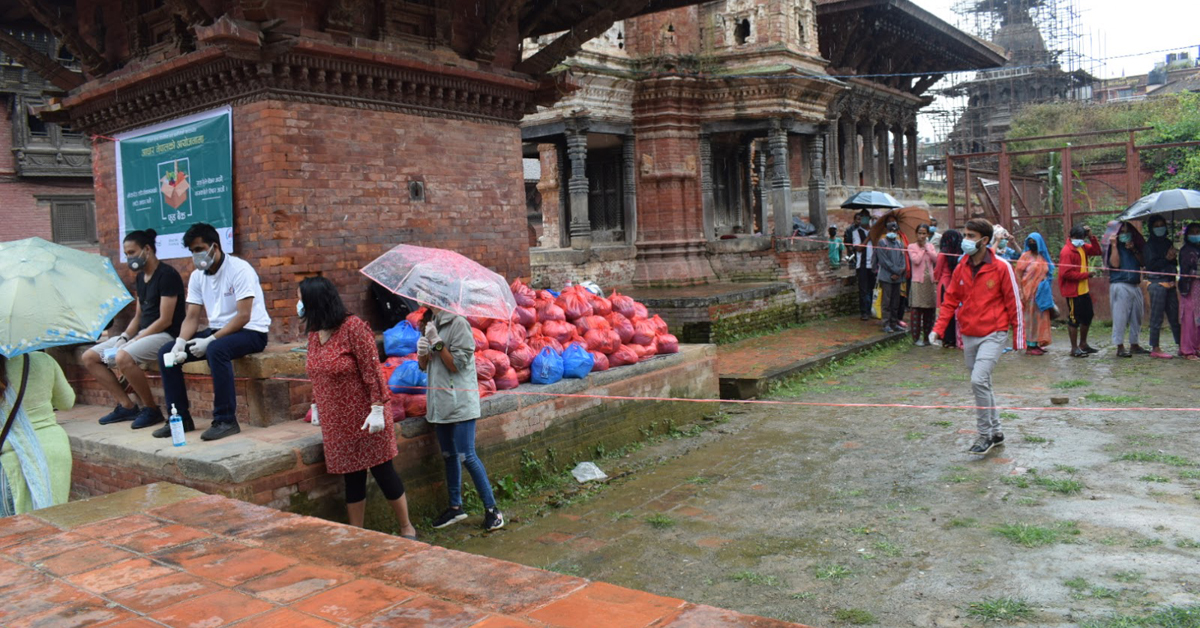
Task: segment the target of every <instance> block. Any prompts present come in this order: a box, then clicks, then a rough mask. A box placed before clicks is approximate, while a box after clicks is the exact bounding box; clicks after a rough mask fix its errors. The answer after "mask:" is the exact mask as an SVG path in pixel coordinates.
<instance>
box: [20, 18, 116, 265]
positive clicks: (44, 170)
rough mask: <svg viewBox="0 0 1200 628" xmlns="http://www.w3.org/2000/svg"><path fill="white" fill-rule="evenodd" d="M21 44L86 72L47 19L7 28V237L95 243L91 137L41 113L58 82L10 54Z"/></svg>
mask: <svg viewBox="0 0 1200 628" xmlns="http://www.w3.org/2000/svg"><path fill="white" fill-rule="evenodd" d="M19 46H27V47H28V48H32V49H34V50H37V51H39V52H41V53H43V54H45V55H46V56H47V58H51V59H54V60H56V61H57V62H58V65H59V70H56V71H62V72H70V73H74V74H78V73H79V64H78V63H76V62H75V60H74V58H73V57H72V56H71V54H70V53H69V52H67V51H66V50H65V49H64V48H63V47H62V46H61V44H60V42H59V40H58V39H57V38H56V37H55V36H54V35H52V34H51V33H50V31H48V30H47V29H45V28H43V27H41V26H40V25H38V24H36V23H32V22H30V23H19V24H13V25H6V26H5V28H4V29H3V30H0V107H2V108H3V111H4V119H3V120H2V121H0V209H2V216H3V217H2V219H0V241H9V240H18V239H22V238H28V237H32V236H38V237H41V238H44V239H46V240H50V241H52V242H58V243H60V244H67V245H71V246H81V247H85V248H94V247H95V245H96V212H95V204H94V202H93V194H92V149H91V143H90V142H89V141H88V140H87V138H86V137H84V136H83V135H81V134H79V133H73V132H71V131H70V130H69V129H67V128H64V127H61V126H59V125H57V124H51V123H46V122H42V121H41V120H39V119H38V118H37V116H35V115H34V114H33V109H34V108H35V107H38V106H40V105H42V104H44V102H45V99H44V98H45V96H44V95H45V94H47V93H53V92H55V91H56V88H55V87H54V86H53V85H52V84H50V82H49V81H47V80H46V79H45V78H43V77H42V76H41V75H40V74H38V72H37V71H36V70H35V69H33V68H30V67H27V66H26V65H23V64H22V63H21V62H20V61H18V60H17V59H16V58H14V57H13V56H11V55H10V54H9V51H10V50H14V47H19Z"/></svg>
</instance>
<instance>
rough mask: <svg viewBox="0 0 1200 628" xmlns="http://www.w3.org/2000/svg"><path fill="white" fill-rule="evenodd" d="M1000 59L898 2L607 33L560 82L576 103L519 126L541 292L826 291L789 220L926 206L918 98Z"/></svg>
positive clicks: (749, 13)
mask: <svg viewBox="0 0 1200 628" xmlns="http://www.w3.org/2000/svg"><path fill="white" fill-rule="evenodd" d="M552 41H553V37H552V36H546V37H543V38H531V39H526V40H525V41H524V42H522V46H523V48H524V55H525V56H526V57H528V58H529V59H530V60H531V61H532V60H533V59H536V58H537V57H538V56H539V55H541V54H542V51H543V50H545V49H546V48H547V47H548V46H552V45H553V43H552ZM1004 61H1005V58H1004V56H1003V55H1002V54H1000V52H998V51H997V50H996V49H995V48H994V47H992V46H990V45H988V44H986V43H984V42H982V41H980V40H978V39H975V38H974V37H972V36H970V35H968V34H966V33H963V32H962V31H959V30H958V29H956V28H954V27H953V26H951V25H949V24H947V23H945V22H944V21H942V20H940V19H938V18H937V17H934V16H933V15H932V14H930V13H928V12H927V11H925V10H923V9H921V8H920V7H918V6H916V5H915V4H913V3H912V2H910V1H908V0H866V1H864V0H816V1H811V0H721V1H717V2H705V3H703V4H699V5H697V6H689V7H683V8H678V9H674V10H670V11H663V12H658V13H655V14H652V15H644V16H638V17H634V18H630V19H627V20H624V21H623V22H620V23H617V24H615V25H614V26H613V27H612V28H610V29H609V30H608V31H606V32H605V33H603V34H602V35H601V36H599V37H597V38H596V39H594V40H592V41H590V42H588V43H587V44H585V45H584V46H583V49H582V51H580V52H579V53H578V54H576V55H574V56H573V57H571V58H570V59H568V60H567V61H566V62H564V64H563V65H562V67H561V68H560V69H559V71H560V73H561V74H564V75H569V76H570V77H571V78H572V80H574V81H577V82H578V83H579V84H580V85H581V89H579V90H578V91H576V92H574V93H572V94H571V95H569V96H567V97H565V98H563V99H561V100H560V101H559V102H558V103H557V104H555V105H553V106H550V107H542V108H541V109H539V111H538V112H537V113H536V114H532V115H529V116H526V117H525V118H524V121H523V122H522V139H523V140H524V141H525V149H524V154H525V156H527V157H532V156H537V157H539V158H540V160H541V165H542V168H541V173H542V180H541V183H540V184H539V186H538V188H539V191H540V192H541V201H542V203H541V207H542V210H543V220H542V227H543V233H542V237H541V241H540V244H541V246H540V247H539V248H536V249H534V251H533V266H532V269H531V272H532V274H533V277H534V281H535V283H539V282H540V283H545V284H557V283H560V282H563V281H567V280H576V281H577V280H580V279H588V278H597V279H600V280H601V282H602V283H603V284H607V285H631V284H632V285H636V286H672V285H681V284H702V283H713V282H731V281H736V282H745V281H747V280H763V281H777V280H785V281H787V282H789V283H791V284H792V287H793V288H794V297H795V299H797V301H798V302H803V301H807V300H810V299H820V298H825V297H829V296H832V295H835V294H837V293H838V292H839V289H840V282H839V281H838V278H836V277H833V276H832V275H831V274H829V273H828V272H824V267H822V266H820V264H821V260H822V259H823V258H822V254H821V253H820V251H818V249H819V248H820V246H819V244H817V243H803V242H792V243H785V242H781V241H779V240H778V239H775V240H774V241H773V240H772V236H785V237H786V236H789V235H791V233H792V229H793V221H794V220H795V219H799V220H802V221H805V222H808V223H810V224H811V225H812V226H813V227H814V228H815V229H816V232H817V233H818V234H820V235H822V236H823V235H824V232H825V227H826V225H828V224H829V223H830V221H831V217H830V212H829V210H828V208H830V207H837V206H838V205H840V203H841V202H842V201H843V200H845V199H846V198H847V197H849V196H850V195H852V194H853V193H855V192H857V191H860V190H865V189H883V190H887V191H889V192H891V193H892V194H893V195H894V196H896V197H897V198H899V199H902V200H903V201H906V202H908V203H909V204H919V203H920V194H919V192H918V190H917V164H918V161H917V159H916V149H917V128H916V116H917V112H918V111H919V110H920V109H921V108H922V107H924V106H926V105H927V104H929V103H930V102H931V97H930V96H927V95H926V91H927V90H928V89H929V88H930V87H931V86H932V85H933V84H934V83H936V82H937V81H938V79H940V78H941V77H942V75H943V74H944V73H945V72H947V71H953V70H964V69H971V68H989V67H996V66H999V65H1001V64H1003V63H1004ZM527 63H528V62H527ZM847 220H848V216H847V215H846V214H845V213H842V212H840V211H838V212H836V213H834V215H833V218H832V221H833V222H834V223H836V224H837V225H838V226H841V227H843V228H844V227H845V225H846V223H847Z"/></svg>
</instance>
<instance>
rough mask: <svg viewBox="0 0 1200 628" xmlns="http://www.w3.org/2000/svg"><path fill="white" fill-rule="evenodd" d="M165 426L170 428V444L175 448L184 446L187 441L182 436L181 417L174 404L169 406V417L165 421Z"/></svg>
mask: <svg viewBox="0 0 1200 628" xmlns="http://www.w3.org/2000/svg"><path fill="white" fill-rule="evenodd" d="M167 424H168V425H170V426H171V442H172V443H174V445H175V446H176V447H183V446H184V445H186V444H187V439H186V438H185V437H184V435H183V417H181V416H179V411H178V410H176V409H175V404H171V416H170V418H168V419H167Z"/></svg>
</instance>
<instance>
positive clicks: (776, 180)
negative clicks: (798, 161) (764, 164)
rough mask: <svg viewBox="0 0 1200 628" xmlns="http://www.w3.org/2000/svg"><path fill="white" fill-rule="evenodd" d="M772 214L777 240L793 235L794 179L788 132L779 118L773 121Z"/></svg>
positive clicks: (771, 132)
mask: <svg viewBox="0 0 1200 628" xmlns="http://www.w3.org/2000/svg"><path fill="white" fill-rule="evenodd" d="M768 142H769V143H770V146H771V161H772V167H771V213H772V217H773V220H772V223H773V227H774V229H773V231H772V235H774V236H775V237H777V238H786V237H789V236H790V235H792V177H791V173H790V172H789V171H788V132H787V129H785V128H783V124H782V121H781V120H780V119H778V118H775V119H773V120H771V131H770V135H769V137H768Z"/></svg>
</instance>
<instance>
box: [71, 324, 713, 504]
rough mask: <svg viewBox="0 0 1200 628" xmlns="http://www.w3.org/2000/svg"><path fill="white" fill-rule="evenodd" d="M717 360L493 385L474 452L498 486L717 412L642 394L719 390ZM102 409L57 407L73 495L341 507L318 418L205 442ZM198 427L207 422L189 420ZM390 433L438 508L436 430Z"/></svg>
mask: <svg viewBox="0 0 1200 628" xmlns="http://www.w3.org/2000/svg"><path fill="white" fill-rule="evenodd" d="M716 363H717V358H716V349H715V347H712V346H708V345H681V346H680V351H679V353H677V354H674V355H665V356H656V357H655V358H652V359H650V360H647V361H645V362H641V363H639V364H635V365H630V366H625V367H620V368H615V369H611V370H609V371H604V372H599V373H592V374H591V375H589V376H588V378H587V379H584V380H563V381H561V382H558V383H556V384H552V385H549V386H534V385H529V384H526V385H522V386H520V387H519V388H517V389H515V390H513V391H507V392H505V393H499V394H496V395H494V396H492V397H489V398H487V399H484V400H483V402H482V404H481V406H482V411H483V416H482V418H481V419H480V421H479V424H478V431H477V438H476V441H477V443H476V446H477V449H478V451H479V454H480V457H481V458H482V459H483V460H484V462H485V463H486V464H487V467H488V473H489V475H490V476H491V480H492V482H493V484H495V483H497V482H499V481H500V480H501V479H502V478H504V477H505V476H507V475H512V476H514V477H516V478H518V479H520V478H521V473H522V465H521V461H522V459H526V460H532V461H537V462H539V463H540V466H542V467H543V468H551V469H556V468H561V467H564V466H566V465H568V464H573V462H574V461H576V460H589V459H591V457H592V456H593V455H594V451H595V450H596V448H597V447H604V448H607V449H609V450H612V449H617V448H619V447H621V446H623V445H626V444H629V443H631V442H634V441H637V440H641V439H644V438H645V437H646V435H647V434H651V433H663V432H666V431H668V430H670V429H671V427H672V426H674V425H683V424H685V423H690V422H693V421H695V420H696V419H698V418H699V417H701V416H703V415H705V414H709V413H714V412H716V411H717V409H718V403H717V402H715V401H713V402H706V403H695V402H671V401H651V400H644V399H643V398H646V397H676V398H692V399H717V398H718V384H717V371H716ZM555 395H559V396H555ZM562 395H569V396H562ZM591 395H612V396H622V397H634V399H621V400H610V399H602V398H596V397H594V396H591ZM107 411H108V409H107V408H105V407H100V406H80V407H77V408H76V409H74V410H71V411H69V412H61V413H59V421H60V422H61V423H62V425H63V428H64V429H66V431H67V434H68V436H69V437H70V440H71V450H72V453H73V454H74V456H75V462H74V469H73V473H72V480H73V487H72V488H73V494H74V495H75V496H78V497H87V496H93V495H100V494H105V493H112V492H115V491H118V490H122V489H127V488H132V487H135V486H140V485H143V484H149V483H152V482H161V481H167V482H174V483H177V484H181V485H185V486H189V487H192V488H195V489H198V490H200V491H203V492H205V493H217V494H222V495H226V496H231V497H236V498H238V499H242V500H245V501H248V502H252V503H255V504H261V505H267V506H271V507H273V508H278V509H283V510H290V511H293V512H300V513H303V514H320V515H322V516H326V517H329V518H340V517H342V516H343V506H342V504H341V499H340V496H341V492H342V480H341V478H340V476H333V475H329V474H328V473H326V472H325V464H324V451H323V447H322V441H321V433H320V428H318V427H314V426H312V425H310V424H308V423H305V422H303V421H298V420H291V421H288V422H286V423H277V424H274V425H268V426H265V427H258V426H253V425H244V426H243V427H242V432H241V433H240V434H237V435H234V436H231V437H228V438H225V439H223V440H220V441H217V442H213V443H206V442H203V441H201V440H200V439H199V431H196V432H192V433H191V434H189V435H188V437H189V438H188V444H187V445H186V446H185V447H173V446H171V443H170V441H169V440H167V439H158V438H153V437H151V435H150V433H149V432H150V430H138V431H133V430H131V429H129V424H128V423H121V424H116V425H109V426H101V425H99V424H98V423H97V419H98V418H99V417H100V416H102V415H103V414H104V413H105V412H107ZM206 426H207V425H206V422H205V421H200V422H199V424H198V425H197V427H198V428H199V429H203V428H204V427H206ZM396 435H397V441H398V444H399V450H400V453H399V456H397V459H396V461H397V463H396V466H397V470H398V471H399V473H400V476H401V477H402V478H403V479H404V482H405V484H406V487H407V489H408V495H409V500H410V504H411V505H412V507H413V508H414V509H415V510H416V511H418V512H422V511H424V512H429V511H437V510H439V509H440V507H441V502H440V500H442V499H444V497H443V494H444V489H442V488H441V486H442V482H443V476H444V468H443V463H442V459H441V454H440V452H439V450H438V446H437V442H436V439H435V438H434V435H433V433H432V430H431V429H430V428H429V425H428V424H427V423H426V422H425V420H424V419H423V418H412V419H407V420H405V421H403V422H401V424H400V425H399V426H398V427H397V428H396ZM373 499H374V498H373Z"/></svg>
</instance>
